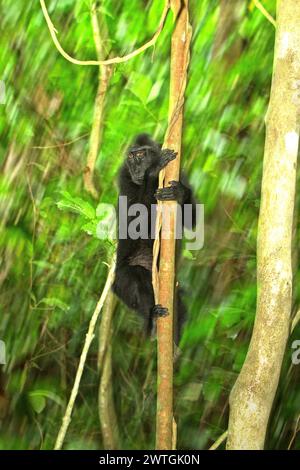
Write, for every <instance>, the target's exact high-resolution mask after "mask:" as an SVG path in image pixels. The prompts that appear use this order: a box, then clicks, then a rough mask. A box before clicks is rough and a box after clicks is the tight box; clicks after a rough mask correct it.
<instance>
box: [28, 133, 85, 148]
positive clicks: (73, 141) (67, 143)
mask: <svg viewBox="0 0 300 470" xmlns="http://www.w3.org/2000/svg"><path fill="white" fill-rule="evenodd" d="M88 135H89V132H87V133H86V134H82V135H80V136H78V137H76V138H75V139H73V140H69V141H68V142H62V143H61V144H56V145H33V146H32V147H31V148H32V149H57V148H59V147H67V146H68V145H72V144H74V143H75V142H77V141H78V140H81V139H84V137H87V136H88Z"/></svg>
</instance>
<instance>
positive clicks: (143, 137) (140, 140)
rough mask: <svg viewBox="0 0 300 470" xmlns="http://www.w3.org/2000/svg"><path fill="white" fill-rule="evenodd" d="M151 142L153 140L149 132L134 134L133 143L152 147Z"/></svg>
mask: <svg viewBox="0 0 300 470" xmlns="http://www.w3.org/2000/svg"><path fill="white" fill-rule="evenodd" d="M153 144H154V142H153V140H152V139H151V137H150V135H149V134H139V135H138V136H136V138H135V141H134V145H138V146H140V147H144V146H145V145H147V146H149V147H152V146H153Z"/></svg>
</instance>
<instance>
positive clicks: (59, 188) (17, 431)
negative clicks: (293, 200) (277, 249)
mask: <svg viewBox="0 0 300 470" xmlns="http://www.w3.org/2000/svg"><path fill="white" fill-rule="evenodd" d="M190 3H191V7H190V8H191V19H192V24H193V41H192V56H191V63H190V70H189V81H188V87H187V93H186V105H185V123H184V135H183V167H185V169H186V171H187V173H188V174H189V178H190V181H191V183H192V185H193V187H194V189H195V192H196V194H197V198H198V200H199V201H201V202H202V203H203V204H204V205H205V244H204V248H203V249H202V250H201V251H200V252H197V253H194V252H193V253H192V255H191V254H190V253H189V252H186V251H184V252H183V253H184V254H185V256H183V257H182V260H181V262H180V268H179V278H180V282H181V283H182V285H183V287H184V289H185V291H186V304H187V306H188V311H189V318H188V321H187V324H186V327H185V331H184V335H183V338H182V342H181V349H182V353H181V356H180V358H179V360H178V362H177V364H176V374H175V392H176V416H177V421H178V448H179V449H190V448H196V449H203V448H208V447H209V445H211V444H212V443H213V441H214V440H216V439H217V438H218V437H219V435H220V434H222V433H223V432H224V430H226V428H227V420H228V396H229V392H230V390H231V387H232V385H233V383H234V381H235V379H236V377H237V374H238V372H239V370H240V368H241V366H242V364H243V361H244V358H245V355H246V353H247V347H248V344H249V340H250V337H251V330H252V326H253V320H254V315H255V304H256V271H255V269H256V259H255V257H256V231H257V217H258V210H259V201H260V183H261V172H262V158H263V147H264V115H265V113H266V110H267V105H268V97H269V90H270V84H271V74H272V60H273V44H274V28H273V26H272V25H271V24H270V23H268V22H267V20H266V19H265V18H264V17H263V16H262V15H261V13H260V12H259V11H258V10H257V9H255V8H254V5H253V3H252V2H251V1H246V0H239V1H238V2H237V11H236V19H235V20H234V18H233V19H232V20H231V21H232V23H231V24H229V32H228V34H227V36H226V38H225V39H223V41H221V46H220V45H219V47H218V49H217V50H216V48H215V45H216V41H217V39H216V38H217V35H218V34H221V33H222V31H220V30H219V29H220V22H219V19H220V16H221V15H222V11H221V10H220V8H219V2H218V1H216V0H202V1H201V2H200V1H197V0H191V2H190ZM162 4H163V2H161V1H160V0H154V1H148V0H124V1H122V2H119V1H116V0H103V1H102V2H100V7H99V16H102V18H104V19H105V21H106V23H107V27H108V33H109V39H108V41H109V44H110V46H111V49H112V55H121V54H124V53H127V52H130V51H132V50H133V49H134V48H135V47H137V46H139V45H141V44H143V43H144V42H145V41H146V40H147V39H149V38H150V37H151V35H152V34H153V32H154V31H155V29H156V27H157V24H158V21H159V18H160V15H161V12H162V6H163V5H162ZM264 4H265V6H266V7H267V8H268V9H269V11H270V12H271V13H272V14H275V12H274V9H275V5H274V4H275V1H273V0H267V1H265V2H264ZM47 6H48V8H49V13H50V14H51V17H52V20H53V22H54V24H55V26H56V28H57V29H58V37H59V39H60V41H61V43H62V44H63V47H64V48H65V50H66V51H68V52H69V53H70V54H71V55H73V56H75V57H76V58H81V59H88V58H94V57H95V54H96V52H95V47H94V43H93V37H92V29H91V21H90V1H89V0H77V1H76V2H73V1H71V0H51V1H50V0H49V1H47ZM0 13H1V23H2V28H1V31H2V32H1V36H0V63H1V76H0V79H1V80H4V82H5V85H6V100H5V104H4V105H0V130H1V141H0V157H1V168H2V173H1V179H0V191H1V201H0V207H1V236H0V250H1V260H2V264H1V271H0V283H1V302H0V308H1V318H0V339H2V340H3V341H5V344H6V355H7V364H6V365H5V366H0V367H1V369H0V423H1V434H0V448H1V449H48V448H53V445H54V441H55V438H56V434H57V432H58V428H59V426H60V423H61V417H62V414H63V411H64V408H65V405H66V401H67V399H68V397H69V393H70V389H71V386H72V383H73V378H74V374H75V371H76V367H77V365H78V358H79V355H80V352H81V348H82V344H83V340H84V337H85V332H86V329H87V325H88V322H89V319H90V316H91V314H92V312H93V310H94V307H95V304H96V302H97V299H98V297H99V295H100V293H101V290H102V287H103V285H104V282H105V278H106V273H107V266H106V264H105V263H106V262H108V261H109V260H110V258H111V255H112V252H113V250H114V243H112V242H111V241H108V240H107V241H103V240H99V239H98V238H96V237H95V226H96V224H97V221H98V219H97V216H96V208H97V205H98V204H99V203H100V202H105V203H113V204H115V203H116V198H117V173H118V169H119V167H120V165H121V163H122V160H123V155H124V151H125V148H126V146H127V145H128V143H129V142H130V140H131V139H132V138H133V136H134V135H135V134H137V133H139V132H141V131H142V132H149V133H151V134H153V135H154V137H155V138H157V139H160V140H161V139H163V135H164V132H165V130H166V126H167V111H168V86H169V66H170V64H169V53H170V35H171V31H172V18H171V15H169V17H168V20H167V23H166V26H165V28H164V30H163V32H162V34H161V36H160V37H159V39H158V42H157V44H156V46H155V48H153V49H149V50H147V51H146V52H144V53H143V54H142V55H139V56H137V57H136V58H134V59H132V60H130V61H128V62H126V63H123V64H120V65H117V66H115V68H114V73H113V77H112V80H111V83H110V86H109V90H108V94H107V104H106V110H105V117H104V134H103V143H102V145H101V149H100V151H99V155H98V160H97V166H96V177H95V182H96V186H97V188H98V189H99V192H100V197H99V200H98V201H94V200H93V199H92V198H91V197H90V196H89V195H88V194H87V193H86V192H85V191H84V189H83V169H84V167H85V164H86V163H85V161H86V156H87V152H88V144H89V134H90V130H91V125H92V118H93V107H94V100H95V95H96V90H97V80H98V70H97V67H79V66H75V65H72V64H70V63H69V62H66V61H65V59H64V58H63V57H61V56H60V55H59V53H58V52H57V50H56V49H55V47H54V45H53V43H52V41H51V38H50V35H49V32H48V29H47V26H46V23H45V21H44V18H43V16H42V12H41V8H40V4H39V2H37V1H33V0H29V1H27V2H10V1H8V0H2V2H1V5H0ZM298 202H299V201H297V205H298ZM295 257H296V254H295ZM296 264H297V263H296ZM298 277H299V273H297V275H296V282H295V286H296V289H295V290H296V293H295V305H296V304H297V303H298V302H299V288H298V286H299V283H298V282H297V280H298ZM140 333H141V325H140V323H139V320H138V319H137V318H136V317H135V316H134V314H132V312H129V311H128V310H126V309H125V308H124V306H122V305H118V307H117V311H116V314H115V316H114V323H113V387H114V396H115V405H116V412H117V417H118V424H119V429H120V434H121V445H122V448H124V449H147V448H153V447H154V442H155V406H156V397H155V390H156V375H155V358H156V351H155V343H151V342H150V341H149V342H148V341H146V342H145V341H144V339H143V338H142V335H141V334H140ZM299 333H300V330H299V327H298V328H297V329H296V330H295V332H294V334H293V336H292V337H291V338H290V341H289V344H288V348H287V353H286V358H285V362H284V366H283V372H282V378H281V382H280V386H279V390H278V394H277V397H276V401H275V403H274V409H273V413H272V419H271V422H270V431H269V435H268V440H267V447H268V448H273V449H280V448H287V446H288V444H289V442H290V440H291V437H292V434H293V431H294V427H295V422H296V418H297V416H298V414H299V410H300V392H299V387H298V385H297V380H298V381H299V370H300V369H299V366H298V367H297V366H293V365H292V364H291V348H290V346H291V342H292V340H293V339H296V338H297V335H298V338H299ZM96 363H97V341H94V342H93V344H92V348H91V351H90V354H89V357H88V363H87V366H86V369H85V373H84V376H83V380H82V384H81V387H80V393H79V396H78V399H77V402H76V406H75V410H74V414H73V419H72V422H71V425H70V428H69V431H68V434H67V437H66V442H65V448H67V449H97V448H98V449H99V448H101V447H102V446H103V444H102V437H101V433H100V427H99V422H98V418H97V390H98V382H99V377H98V373H97V364H96ZM298 383H299V382H298ZM294 446H295V447H297V448H300V442H299V439H298V441H297V440H296V441H295V443H294Z"/></svg>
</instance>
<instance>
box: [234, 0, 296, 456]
mask: <svg viewBox="0 0 300 470" xmlns="http://www.w3.org/2000/svg"><path fill="white" fill-rule="evenodd" d="M299 98H300V2H299V1H298V0H280V1H278V5H277V32H276V44H275V58H274V70H273V81H272V90H271V98H270V105H269V110H268V113H267V118H266V144H265V155H264V167H263V180H262V199H261V209H260V215H259V223H258V245H257V255H258V259H257V284H258V300H257V313H256V320H255V324H254V330H253V335H252V339H251V343H250V347H249V351H248V354H247V358H246V360H245V363H244V366H243V368H242V371H241V373H240V375H239V377H238V379H237V382H236V384H235V386H234V388H233V390H232V392H231V396H230V418H229V433H228V441H227V448H228V449H263V447H264V442H265V436H266V430H267V425H268V420H269V416H270V411H271V408H272V404H273V400H274V395H275V392H276V389H277V385H278V380H279V375H280V369H281V364H282V359H283V355H284V351H285V347H286V342H287V337H288V332H289V321H290V315H291V300H292V266H291V257H292V229H293V212H294V200H295V181H296V164H297V154H298V142H299V110H300V99H299Z"/></svg>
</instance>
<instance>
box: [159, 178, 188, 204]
mask: <svg viewBox="0 0 300 470" xmlns="http://www.w3.org/2000/svg"><path fill="white" fill-rule="evenodd" d="M169 183H170V186H166V187H165V188H159V189H157V190H156V191H155V194H154V196H155V198H156V199H157V200H158V201H177V202H178V203H179V204H181V203H182V199H183V188H182V185H181V183H180V182H179V181H169Z"/></svg>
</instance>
